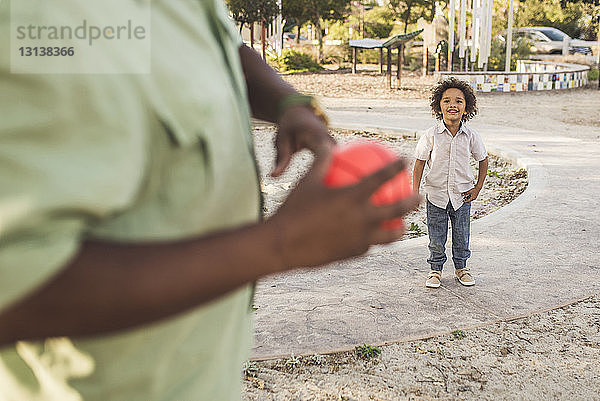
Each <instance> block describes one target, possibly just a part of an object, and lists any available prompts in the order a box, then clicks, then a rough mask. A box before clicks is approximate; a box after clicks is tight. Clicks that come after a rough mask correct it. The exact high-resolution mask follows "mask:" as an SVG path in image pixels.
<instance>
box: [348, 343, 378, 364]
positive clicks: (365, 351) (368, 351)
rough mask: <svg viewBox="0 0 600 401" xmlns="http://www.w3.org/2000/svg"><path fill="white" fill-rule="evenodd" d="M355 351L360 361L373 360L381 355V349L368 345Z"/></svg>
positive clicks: (358, 347)
mask: <svg viewBox="0 0 600 401" xmlns="http://www.w3.org/2000/svg"><path fill="white" fill-rule="evenodd" d="M354 351H355V352H356V355H357V356H358V357H359V358H360V359H365V360H369V359H373V358H376V357H378V356H379V355H381V349H380V348H379V347H374V346H372V345H366V344H364V345H359V346H357V347H355V348H354Z"/></svg>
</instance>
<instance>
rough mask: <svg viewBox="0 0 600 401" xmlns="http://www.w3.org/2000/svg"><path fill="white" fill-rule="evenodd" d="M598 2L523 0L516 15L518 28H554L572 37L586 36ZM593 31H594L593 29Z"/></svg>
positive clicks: (585, 0)
mask: <svg viewBox="0 0 600 401" xmlns="http://www.w3.org/2000/svg"><path fill="white" fill-rule="evenodd" d="M593 1H598V0H591V1H590V0H580V1H569V0H526V1H525V0H521V1H520V2H519V3H520V4H519V7H518V8H517V12H516V14H515V24H516V26H536V25H537V26H540V25H541V26H552V27H554V28H558V29H560V30H561V31H563V32H565V33H566V34H568V35H569V36H571V37H574V38H578V37H580V36H582V35H584V36H585V33H586V30H589V27H587V26H586V25H588V24H590V22H588V21H586V17H589V18H587V19H588V20H589V21H591V16H592V15H593V14H594V8H595V6H594V4H592V2H593ZM592 30H593V29H592Z"/></svg>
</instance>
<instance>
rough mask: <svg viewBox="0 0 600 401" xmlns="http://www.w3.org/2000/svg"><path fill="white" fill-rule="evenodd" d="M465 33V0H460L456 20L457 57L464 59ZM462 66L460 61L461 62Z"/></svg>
mask: <svg viewBox="0 0 600 401" xmlns="http://www.w3.org/2000/svg"><path fill="white" fill-rule="evenodd" d="M466 32H467V0H460V14H459V18H458V57H460V59H461V60H463V59H464V58H465V49H466V44H467V43H466V42H467V38H466ZM461 64H462V61H461Z"/></svg>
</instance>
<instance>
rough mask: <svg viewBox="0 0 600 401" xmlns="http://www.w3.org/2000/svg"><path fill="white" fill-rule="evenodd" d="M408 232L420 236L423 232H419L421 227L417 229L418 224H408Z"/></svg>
mask: <svg viewBox="0 0 600 401" xmlns="http://www.w3.org/2000/svg"><path fill="white" fill-rule="evenodd" d="M408 231H412V232H414V233H415V234H422V233H423V230H421V227H419V225H418V224H416V223H410V226H409V227H408Z"/></svg>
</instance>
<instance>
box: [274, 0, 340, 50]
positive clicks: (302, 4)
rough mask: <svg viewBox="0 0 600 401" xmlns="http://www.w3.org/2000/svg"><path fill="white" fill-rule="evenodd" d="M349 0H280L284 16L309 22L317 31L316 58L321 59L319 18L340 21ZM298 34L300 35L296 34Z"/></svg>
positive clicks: (321, 41)
mask: <svg viewBox="0 0 600 401" xmlns="http://www.w3.org/2000/svg"><path fill="white" fill-rule="evenodd" d="M349 7H350V0H306V1H304V0H282V9H283V10H285V11H284V15H285V16H286V17H293V18H296V20H297V21H304V22H310V23H312V24H313V25H314V27H315V29H316V31H317V39H318V40H319V47H318V56H317V58H318V60H319V62H322V61H323V30H322V28H321V20H324V21H340V20H342V19H344V18H345V17H346V15H347V14H348V10H349ZM298 36H300V35H298Z"/></svg>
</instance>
